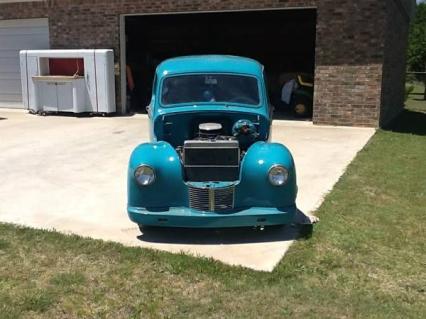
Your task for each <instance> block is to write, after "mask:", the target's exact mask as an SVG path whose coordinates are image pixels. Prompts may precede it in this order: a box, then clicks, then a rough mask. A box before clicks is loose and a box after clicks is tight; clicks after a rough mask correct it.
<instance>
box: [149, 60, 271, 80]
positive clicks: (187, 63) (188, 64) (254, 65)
mask: <svg viewBox="0 0 426 319" xmlns="http://www.w3.org/2000/svg"><path fill="white" fill-rule="evenodd" d="M204 72H214V73H216V72H223V73H240V74H251V75H255V76H261V74H262V72H263V66H262V65H261V64H260V63H259V62H257V61H256V60H253V59H249V58H244V57H239V56H231V55H196V56H184V57H177V58H172V59H168V60H165V61H164V62H162V63H161V64H160V65H159V66H158V67H157V76H158V77H164V76H166V75H170V74H182V73H204Z"/></svg>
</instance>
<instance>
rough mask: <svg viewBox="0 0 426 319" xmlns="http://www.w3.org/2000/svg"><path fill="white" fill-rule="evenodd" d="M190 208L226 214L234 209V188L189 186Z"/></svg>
mask: <svg viewBox="0 0 426 319" xmlns="http://www.w3.org/2000/svg"><path fill="white" fill-rule="evenodd" d="M189 207H190V208H193V209H196V210H201V211H210V212H225V211H228V210H231V209H233V208H234V186H230V187H223V188H197V187H194V186H189Z"/></svg>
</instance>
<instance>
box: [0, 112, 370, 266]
mask: <svg viewBox="0 0 426 319" xmlns="http://www.w3.org/2000/svg"><path fill="white" fill-rule="evenodd" d="M147 125H148V120H147V118H146V117H145V116H143V115H137V116H133V117H113V118H99V117H94V118H75V117H64V116H48V117H37V116H34V115H29V114H27V113H26V112H23V111H16V110H0V139H1V143H0V221H1V222H8V223H15V224H22V225H26V226H31V227H36V228H44V229H56V230H58V231H61V232H65V233H75V234H78V235H82V236H88V237H92V238H99V239H104V240H111V241H117V242H120V243H123V244H125V245H132V246H141V247H149V248H155V249H160V250H166V251H170V252H181V251H184V252H187V253H191V254H194V255H201V256H206V257H212V258H214V259H218V260H220V261H222V262H225V263H228V264H232V265H242V266H245V267H249V268H253V269H256V270H263V271H272V270H273V268H274V267H275V266H276V264H277V263H278V262H279V261H280V260H281V258H282V257H283V256H284V254H285V252H286V251H287V249H288V247H289V246H290V245H291V243H292V242H293V241H294V240H295V238H297V227H290V226H289V227H285V228H282V229H270V230H268V229H266V230H265V231H263V232H260V231H253V230H227V231H200V230H194V231H188V230H185V231H182V230H170V229H168V230H165V231H154V232H149V233H146V234H143V235H141V234H140V232H139V230H138V228H137V227H136V226H135V225H134V224H133V223H131V222H130V221H129V220H128V218H127V215H126V174H127V161H128V158H129V155H130V153H131V151H132V150H133V148H134V147H135V146H136V145H137V144H139V143H141V142H144V141H147V140H148V129H147ZM373 134H374V130H373V129H363V128H341V127H318V126H313V125H312V124H311V123H309V122H286V121H276V122H274V133H273V140H274V141H278V142H282V143H284V144H285V145H287V146H288V147H289V149H290V150H291V151H292V152H293V154H294V157H295V161H296V165H297V173H298V184H299V198H298V207H299V208H300V210H301V211H303V212H304V213H305V214H309V213H310V212H312V211H314V210H315V208H317V207H318V206H319V205H320V204H321V202H322V200H323V197H324V195H325V194H326V193H327V192H328V191H330V190H331V189H332V187H333V185H334V184H335V183H336V181H337V180H338V179H339V177H340V176H341V175H342V173H343V172H344V170H345V168H346V167H347V165H348V164H349V163H350V162H351V161H352V159H353V158H354V156H355V155H356V154H357V152H358V151H359V150H361V149H362V148H363V147H364V145H365V144H366V143H367V142H368V140H369V139H370V138H371V136H372V135H373Z"/></svg>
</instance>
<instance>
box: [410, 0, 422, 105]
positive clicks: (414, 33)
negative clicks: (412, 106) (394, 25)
mask: <svg viewBox="0 0 426 319" xmlns="http://www.w3.org/2000/svg"><path fill="white" fill-rule="evenodd" d="M416 10H417V11H416V16H415V18H414V21H413V23H412V25H411V30H410V36H409V46H408V68H409V70H410V71H414V72H426V3H423V1H422V2H421V3H419V4H418V5H417V9H416ZM422 79H423V82H424V83H425V92H424V99H425V100H426V76H423V77H422Z"/></svg>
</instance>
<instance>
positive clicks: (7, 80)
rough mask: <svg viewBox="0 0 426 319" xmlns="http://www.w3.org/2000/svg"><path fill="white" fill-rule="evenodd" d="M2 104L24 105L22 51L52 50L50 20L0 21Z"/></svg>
mask: <svg viewBox="0 0 426 319" xmlns="http://www.w3.org/2000/svg"><path fill="white" fill-rule="evenodd" d="M0 43H1V46H0V107H9V108H23V107H24V106H23V104H22V93H21V91H22V88H21V75H20V67H19V51H20V50H23V49H48V48H49V26H48V19H20V20H1V21H0Z"/></svg>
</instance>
